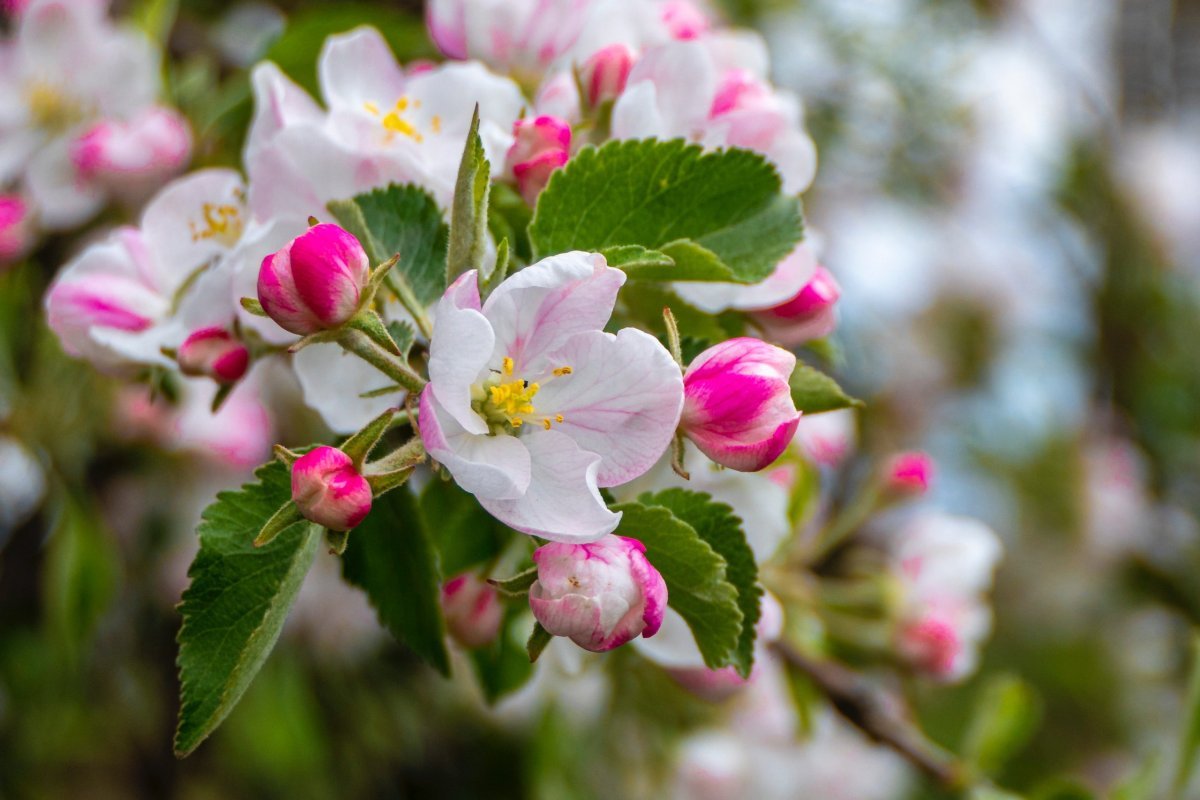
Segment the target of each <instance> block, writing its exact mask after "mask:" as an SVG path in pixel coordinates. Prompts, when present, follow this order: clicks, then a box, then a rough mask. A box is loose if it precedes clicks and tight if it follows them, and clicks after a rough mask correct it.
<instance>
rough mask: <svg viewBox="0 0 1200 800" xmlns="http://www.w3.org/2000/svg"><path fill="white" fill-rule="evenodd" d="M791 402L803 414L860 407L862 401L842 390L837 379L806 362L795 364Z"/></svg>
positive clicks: (791, 382)
mask: <svg viewBox="0 0 1200 800" xmlns="http://www.w3.org/2000/svg"><path fill="white" fill-rule="evenodd" d="M788 382H789V383H790V384H791V387H792V402H794V403H795V404H796V408H797V409H798V410H800V411H803V412H804V413H805V414H819V413H821V412H822V411H837V410H838V409H841V408H861V407H862V405H863V402H862V401H861V400H858V399H856V398H854V397H851V396H850V395H848V394H846V392H845V391H843V390H842V387H841V386H838V384H837V381H835V380H834V379H833V378H831V377H829V376H828V375H826V374H825V373H823V372H821V371H820V370H818V369H814V368H812V367H810V366H808V365H807V364H796V369H795V370H793V371H792V377H791V380H790V381H788Z"/></svg>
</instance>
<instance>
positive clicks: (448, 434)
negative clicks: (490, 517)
mask: <svg viewBox="0 0 1200 800" xmlns="http://www.w3.org/2000/svg"><path fill="white" fill-rule="evenodd" d="M421 438H422V440H424V442H425V449H426V450H427V451H428V452H429V455H430V456H431V457H432V458H433V459H434V460H435V461H439V462H441V464H442V465H443V466H445V467H446V469H448V470H450V474H451V475H453V476H454V481H455V482H456V483H457V484H458V485H459V486H461V487H462V488H463V489H465V490H467V491H468V492H470V493H471V494H473V495H475V496H476V497H477V498H478V499H479V502H480V503H484V504H485V507H487V506H486V502H485V501H487V502H500V501H506V500H511V499H513V498H519V497H522V496H523V495H524V494H525V493H526V492H527V491H528V490H529V486H530V482H531V480H532V466H531V458H530V452H529V449H528V448H527V447H526V446H525V444H524V442H523V441H522V440H521V439H518V438H517V437H516V436H506V435H498V436H489V435H487V434H483V435H477V434H473V433H469V432H467V431H466V430H465V429H463V427H462V426H461V425H459V424H458V423H457V422H455V421H454V418H453V417H451V416H450V415H449V414H447V413H446V412H445V411H444V410H443V409H442V408H441V406H440V405H439V403H438V401H437V400H436V399H434V398H433V395H432V392H430V391H429V389H428V388H427V389H426V390H425V391H424V392H422V393H421ZM497 516H499V515H497ZM501 519H502V520H503V519H504V518H503V517H501ZM505 521H507V520H505Z"/></svg>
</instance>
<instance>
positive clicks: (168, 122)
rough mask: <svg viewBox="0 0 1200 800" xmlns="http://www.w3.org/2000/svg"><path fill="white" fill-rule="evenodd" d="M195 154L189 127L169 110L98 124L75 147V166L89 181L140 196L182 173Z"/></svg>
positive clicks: (72, 154) (175, 113)
mask: <svg viewBox="0 0 1200 800" xmlns="http://www.w3.org/2000/svg"><path fill="white" fill-rule="evenodd" d="M191 151H192V135H191V132H190V131H189V130H188V125H187V121H186V120H184V118H183V117H181V116H180V115H179V114H178V113H177V112H175V111H173V110H171V109H169V108H163V107H160V106H154V107H151V108H148V109H146V110H145V111H142V112H141V113H140V114H138V115H137V116H136V117H134V118H133V119H131V120H129V121H128V122H121V121H116V120H104V121H101V122H97V123H96V124H95V125H93V126H92V127H90V128H88V129H87V130H86V131H85V132H84V133H82V134H80V135H79V137H78V138H77V139H75V141H74V142H73V143H72V145H71V161H72V163H73V164H74V165H75V170H76V172H77V173H78V174H79V176H80V177H81V178H83V179H85V180H97V181H100V182H102V183H104V184H106V185H108V186H110V187H111V188H113V189H115V190H129V191H134V192H137V191H143V190H146V189H148V188H152V187H154V186H155V185H157V184H158V183H160V182H162V181H163V180H165V179H166V178H168V177H169V176H171V175H173V174H175V173H176V172H178V171H179V170H180V169H182V168H183V167H184V166H185V165H186V164H187V160H188V156H189V155H190V154H191Z"/></svg>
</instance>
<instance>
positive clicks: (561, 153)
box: [507, 116, 571, 205]
mask: <svg viewBox="0 0 1200 800" xmlns="http://www.w3.org/2000/svg"><path fill="white" fill-rule="evenodd" d="M513 137H514V139H515V140H516V141H514V142H513V146H512V147H511V148H509V151H508V157H507V163H508V167H509V169H511V170H512V173H513V177H514V178H516V180H517V187H518V188H519V189H520V190H521V196H522V197H524V198H525V202H527V203H529V205H533V204H534V203H536V202H537V197H538V195H539V194H541V192H542V189H544V188H545V187H546V184H547V183H549V182H550V175H551V173H553V172H554V170H556V169H558V168H559V167H561V166H562V165H563V164H566V163H567V159H568V158H570V156H571V126H570V125H569V124H568V123H567V122H565V121H564V120H561V119H557V118H556V117H547V116H542V117H536V118H534V119H519V120H517V121H516V122H515V123H513Z"/></svg>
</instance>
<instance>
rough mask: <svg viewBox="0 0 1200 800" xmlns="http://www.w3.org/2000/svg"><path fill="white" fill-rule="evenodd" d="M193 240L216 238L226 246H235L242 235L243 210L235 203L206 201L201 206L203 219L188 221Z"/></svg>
mask: <svg viewBox="0 0 1200 800" xmlns="http://www.w3.org/2000/svg"><path fill="white" fill-rule="evenodd" d="M188 227H189V228H190V229H191V231H192V241H193V242H199V241H200V240H202V239H215V240H216V241H217V242H219V243H221V244H223V245H225V246H226V247H233V246H234V245H235V244H237V243H238V239H240V238H241V236H242V211H241V209H240V208H238V207H237V206H234V205H218V204H216V203H205V204H204V205H203V206H202V207H201V219H200V222H199V223H198V224H197V223H196V221H195V220H192V221H191V222H189V223H188Z"/></svg>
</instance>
